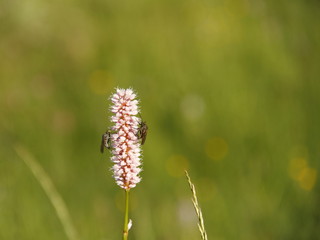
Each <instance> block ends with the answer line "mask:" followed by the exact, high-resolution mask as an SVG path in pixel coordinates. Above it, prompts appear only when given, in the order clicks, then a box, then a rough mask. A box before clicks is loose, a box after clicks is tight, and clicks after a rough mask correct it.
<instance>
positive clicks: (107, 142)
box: [100, 130, 111, 153]
mask: <svg viewBox="0 0 320 240" xmlns="http://www.w3.org/2000/svg"><path fill="white" fill-rule="evenodd" d="M104 148H107V149H109V150H110V149H111V132H110V130H107V131H106V132H105V133H104V134H102V139H101V145H100V152H101V153H103V150H104Z"/></svg>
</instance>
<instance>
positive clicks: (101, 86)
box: [88, 70, 113, 94]
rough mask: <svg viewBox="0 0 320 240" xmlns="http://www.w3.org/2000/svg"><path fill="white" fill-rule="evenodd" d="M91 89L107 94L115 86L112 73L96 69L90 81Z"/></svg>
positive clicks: (97, 92)
mask: <svg viewBox="0 0 320 240" xmlns="http://www.w3.org/2000/svg"><path fill="white" fill-rule="evenodd" d="M88 84H89V86H90V89H91V90H92V91H93V92H94V93H96V94H105V93H106V92H107V91H108V90H109V89H111V88H112V86H113V80H112V77H111V75H110V74H109V73H108V72H107V71H104V70H97V71H94V72H93V73H92V74H91V76H90V78H89V82H88Z"/></svg>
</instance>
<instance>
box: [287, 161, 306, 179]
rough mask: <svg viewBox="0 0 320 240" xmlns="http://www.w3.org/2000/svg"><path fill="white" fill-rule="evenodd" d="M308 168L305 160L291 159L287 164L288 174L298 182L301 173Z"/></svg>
mask: <svg viewBox="0 0 320 240" xmlns="http://www.w3.org/2000/svg"><path fill="white" fill-rule="evenodd" d="M307 166H308V163H307V160H306V159H305V158H293V159H291V161H290V164H289V174H290V176H291V177H292V178H293V179H294V180H298V179H299V176H300V173H301V171H303V169H304V168H306V167H307Z"/></svg>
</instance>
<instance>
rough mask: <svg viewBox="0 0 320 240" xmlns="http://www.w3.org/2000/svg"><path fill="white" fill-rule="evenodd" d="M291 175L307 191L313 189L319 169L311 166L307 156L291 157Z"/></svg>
mask: <svg viewBox="0 0 320 240" xmlns="http://www.w3.org/2000/svg"><path fill="white" fill-rule="evenodd" d="M289 175H290V176H291V178H292V179H294V180H295V181H296V182H297V183H298V184H299V186H300V187H301V188H302V189H304V190H306V191H310V190H312V188H313V187H314V185H315V183H316V180H317V170H316V169H314V168H310V167H309V166H308V162H307V160H306V159H305V158H293V159H291V161H290V164H289Z"/></svg>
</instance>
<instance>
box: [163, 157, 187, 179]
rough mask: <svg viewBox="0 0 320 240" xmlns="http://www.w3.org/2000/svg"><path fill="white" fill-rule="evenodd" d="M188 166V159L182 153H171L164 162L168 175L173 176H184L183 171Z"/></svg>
mask: <svg viewBox="0 0 320 240" xmlns="http://www.w3.org/2000/svg"><path fill="white" fill-rule="evenodd" d="M188 167H189V161H188V159H187V158H186V157H184V156H182V155H173V156H171V157H169V158H168V160H167V162H166V169H167V172H168V173H169V175H171V176H173V177H181V176H184V174H185V173H184V171H185V170H187V169H188Z"/></svg>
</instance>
